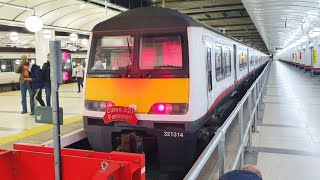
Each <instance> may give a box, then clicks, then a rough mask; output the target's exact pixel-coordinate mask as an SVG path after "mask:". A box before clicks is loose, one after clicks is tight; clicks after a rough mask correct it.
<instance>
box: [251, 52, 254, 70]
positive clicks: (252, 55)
mask: <svg viewBox="0 0 320 180" xmlns="http://www.w3.org/2000/svg"><path fill="white" fill-rule="evenodd" d="M253 64H254V54H253V51H250V66H252V65H253Z"/></svg>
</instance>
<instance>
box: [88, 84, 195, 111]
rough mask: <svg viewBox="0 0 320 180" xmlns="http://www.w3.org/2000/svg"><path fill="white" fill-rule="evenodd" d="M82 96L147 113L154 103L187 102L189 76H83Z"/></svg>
mask: <svg viewBox="0 0 320 180" xmlns="http://www.w3.org/2000/svg"><path fill="white" fill-rule="evenodd" d="M85 99H86V100H96V101H112V102H113V103H115V105H116V106H129V105H131V104H135V105H137V110H136V112H137V113H148V112H149V110H150V108H151V106H152V105H153V104H155V103H188V101H189V79H188V78H159V79H124V78H121V79H120V78H87V81H86V93H85Z"/></svg>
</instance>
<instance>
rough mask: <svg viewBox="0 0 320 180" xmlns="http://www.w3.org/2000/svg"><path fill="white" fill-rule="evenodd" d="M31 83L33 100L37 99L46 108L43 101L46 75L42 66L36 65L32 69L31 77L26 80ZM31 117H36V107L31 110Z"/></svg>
mask: <svg viewBox="0 0 320 180" xmlns="http://www.w3.org/2000/svg"><path fill="white" fill-rule="evenodd" d="M24 79H25V80H28V81H30V82H31V89H32V91H33V93H32V97H31V98H32V99H34V98H35V99H36V100H37V101H38V102H39V103H40V105H41V106H45V104H44V102H43V100H42V88H43V87H44V73H43V71H42V69H41V68H40V66H38V65H36V64H34V65H32V67H31V71H30V77H29V78H24ZM31 115H34V107H33V108H31Z"/></svg>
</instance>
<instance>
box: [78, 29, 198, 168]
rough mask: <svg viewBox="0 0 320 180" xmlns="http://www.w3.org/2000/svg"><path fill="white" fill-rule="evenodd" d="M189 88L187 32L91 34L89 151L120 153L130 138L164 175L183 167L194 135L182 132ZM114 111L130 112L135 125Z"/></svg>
mask: <svg viewBox="0 0 320 180" xmlns="http://www.w3.org/2000/svg"><path fill="white" fill-rule="evenodd" d="M189 88H190V87H189V67H188V44H187V33H186V29H174V30H173V29H168V30H167V31H165V33H164V31H163V30H161V31H154V30H153V31H136V32H134V33H132V31H131V32H118V33H114V32H111V33H110V32H93V34H92V38H91V47H90V53H89V60H88V68H87V77H86V82H85V102H84V105H85V108H84V109H85V110H84V127H85V131H86V133H87V135H88V139H89V142H90V144H91V146H92V148H93V149H94V150H97V151H106V152H110V151H113V150H118V149H119V147H120V146H121V145H122V144H123V142H121V137H122V135H124V134H130V133H134V134H135V135H137V136H138V137H142V144H143V152H145V153H146V152H151V154H153V155H152V156H153V158H156V159H157V160H158V162H159V165H160V168H161V169H162V170H164V171H167V170H173V171H175V170H179V169H176V168H177V167H184V166H185V165H186V164H188V163H190V162H191V161H192V159H193V154H194V151H195V146H196V145H195V144H196V137H195V133H194V132H187V131H186V129H185V128H186V121H188V120H189V117H190V116H189V113H188V110H189ZM112 107H117V108H118V107H120V108H122V109H123V108H127V109H130V110H133V112H134V115H135V117H136V118H137V121H136V122H130V120H128V119H126V117H125V116H121V115H119V114H117V112H110V111H115V110H117V108H112ZM117 111H118V110H117ZM120 111H121V110H120ZM108 113H109V114H108ZM110 113H111V114H110ZM112 113H114V114H113V115H112ZM120 114H121V113H120ZM108 115H109V119H108V120H106V119H107V118H108V117H106V116H108ZM103 117H105V119H104V118H103ZM122 117H123V119H121V118H122ZM110 118H111V119H110ZM112 118H113V119H112ZM122 140H123V139H122ZM131 151H132V150H131ZM134 151H135V150H134Z"/></svg>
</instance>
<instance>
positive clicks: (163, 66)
mask: <svg viewBox="0 0 320 180" xmlns="http://www.w3.org/2000/svg"><path fill="white" fill-rule="evenodd" d="M162 68H169V69H171V68H172V69H182V67H181V66H173V65H161V66H153V69H152V70H151V71H149V72H148V73H147V74H146V75H144V76H143V77H144V78H146V77H148V76H149V75H150V74H152V73H153V72H154V71H155V70H157V69H162Z"/></svg>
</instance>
